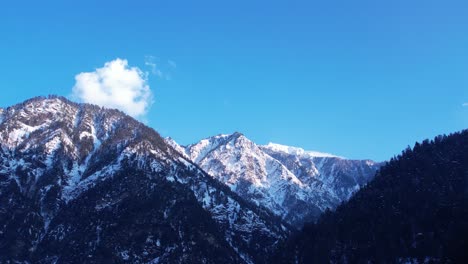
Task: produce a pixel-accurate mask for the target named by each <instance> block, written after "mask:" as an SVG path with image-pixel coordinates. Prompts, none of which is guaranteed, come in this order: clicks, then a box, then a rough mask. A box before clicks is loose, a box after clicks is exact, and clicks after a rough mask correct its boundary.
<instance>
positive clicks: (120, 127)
mask: <svg viewBox="0 0 468 264" xmlns="http://www.w3.org/2000/svg"><path fill="white" fill-rule="evenodd" d="M3 117H4V120H2V122H0V145H1V148H0V200H1V201H2V203H1V205H0V216H1V217H0V226H1V227H0V256H1V257H0V260H1V261H20V262H24V261H27V262H29V261H33V262H39V263H41V262H45V263H47V262H55V261H58V263H66V262H70V261H72V260H73V261H82V262H83V261H85V262H89V261H97V262H99V261H102V260H103V258H104V259H105V258H108V259H112V260H114V261H117V262H134V263H141V262H149V261H154V262H155V263H157V262H158V261H160V262H167V263H180V262H186V261H190V260H191V261H194V260H202V261H203V262H205V263H217V262H218V263H219V261H221V260H222V259H228V260H229V262H234V263H236V262H238V263H254V262H255V263H262V262H263V261H264V258H265V256H266V255H267V254H268V252H270V251H272V250H273V249H274V248H275V246H276V244H277V242H278V241H279V240H282V239H284V238H286V236H287V234H288V233H289V227H288V225H287V224H286V223H284V224H283V222H282V221H281V220H279V219H277V218H276V217H275V216H274V215H272V214H271V213H270V212H269V211H267V210H265V209H263V208H261V207H256V206H254V205H253V204H250V203H247V202H245V201H244V200H243V199H242V198H240V197H239V196H238V195H237V194H235V193H233V192H232V191H231V190H229V188H227V187H226V186H224V185H223V184H221V183H219V182H218V181H217V180H215V179H213V178H212V177H210V176H208V175H207V174H206V173H205V172H204V171H203V170H201V169H200V168H199V167H198V166H197V165H196V164H194V163H192V162H191V161H190V160H188V159H186V158H184V156H183V155H181V154H179V152H178V151H176V150H174V149H173V148H172V147H171V146H169V145H168V144H166V142H165V141H164V140H163V139H162V138H161V137H160V136H159V134H158V133H157V132H156V131H154V130H153V129H151V128H149V127H147V126H145V125H143V124H141V123H139V122H138V121H136V120H134V119H133V118H131V117H129V116H128V115H125V114H124V113H122V112H120V111H118V110H112V109H105V108H102V107H98V106H94V105H88V104H77V103H74V102H71V101H69V100H68V99H66V98H63V97H56V96H51V97H36V98H33V99H30V100H27V101H25V102H23V103H20V104H17V105H14V106H11V107H8V108H6V109H5V111H4V113H3ZM136 198H137V199H136ZM158 201H161V202H158ZM135 210H136V211H135ZM132 212H133V213H132ZM74 215H78V216H80V217H78V218H77V217H73V216H74ZM132 215H133V216H132ZM170 215H172V216H171V217H170V218H169V216H170ZM129 217H130V218H129ZM14 219H16V220H15V221H13V220H14ZM129 219H132V220H131V221H129ZM168 219H170V221H169V220H168ZM138 223H140V224H138ZM115 226H118V227H119V229H116V228H115ZM246 227H248V229H246ZM90 228H91V229H90ZM184 230H185V231H184ZM123 232H126V233H127V235H128V236H129V237H128V238H125V239H124V237H125V236H124V235H123V234H124V233H123ZM131 241H134V242H131ZM85 242H86V243H85ZM130 242H131V243H130ZM129 243H130V244H129ZM72 245H77V246H72ZM73 261H72V262H73Z"/></svg>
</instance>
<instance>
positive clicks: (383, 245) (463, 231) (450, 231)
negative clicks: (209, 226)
mask: <svg viewBox="0 0 468 264" xmlns="http://www.w3.org/2000/svg"><path fill="white" fill-rule="evenodd" d="M467 238H468V130H464V131H462V132H460V133H455V134H452V135H449V136H439V137H436V138H435V139H434V140H433V141H428V140H426V141H424V142H423V143H421V144H420V143H416V145H415V146H414V148H413V149H409V148H408V149H407V150H405V151H404V152H403V154H402V155H400V156H398V157H397V158H394V159H392V160H391V161H390V162H389V163H388V164H387V165H385V166H383V167H382V168H381V170H380V172H379V174H378V175H376V177H375V179H374V180H373V181H371V182H370V183H369V184H368V185H366V186H365V187H364V188H362V189H361V190H360V191H359V192H358V193H356V194H355V195H354V196H353V197H352V198H351V199H350V200H349V202H348V203H347V204H344V205H342V206H340V207H338V208H337V210H336V212H333V213H327V214H325V215H324V216H323V217H322V218H321V219H320V220H319V222H318V223H317V224H315V225H314V224H311V225H308V226H306V227H305V228H304V230H303V231H302V232H301V233H300V234H299V235H297V236H296V237H295V238H293V239H291V241H290V242H289V244H288V246H286V247H285V248H284V249H283V250H281V251H280V252H279V255H280V256H281V255H282V256H283V258H278V257H276V258H274V260H276V261H278V262H279V263H291V262H296V263H324V262H332V263H403V262H404V263H466V262H467V261H468V251H467V250H466V249H467V248H468V240H467Z"/></svg>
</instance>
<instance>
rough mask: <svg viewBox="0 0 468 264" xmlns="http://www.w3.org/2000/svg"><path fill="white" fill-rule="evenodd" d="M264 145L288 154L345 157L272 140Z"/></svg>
mask: <svg viewBox="0 0 468 264" xmlns="http://www.w3.org/2000/svg"><path fill="white" fill-rule="evenodd" d="M262 147H264V148H266V149H270V150H272V151H278V152H284V153H286V154H290V155H296V156H309V157H317V158H343V157H339V156H336V155H333V154H329V153H323V152H318V151H308V150H304V149H303V148H299V147H291V146H286V145H281V144H277V143H272V142H270V143H268V144H267V145H264V146H262ZM343 159H344V158H343Z"/></svg>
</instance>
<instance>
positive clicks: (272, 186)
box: [166, 133, 381, 228]
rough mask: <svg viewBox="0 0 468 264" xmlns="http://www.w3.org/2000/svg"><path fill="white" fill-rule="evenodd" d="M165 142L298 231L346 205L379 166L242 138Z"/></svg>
mask: <svg viewBox="0 0 468 264" xmlns="http://www.w3.org/2000/svg"><path fill="white" fill-rule="evenodd" d="M166 142H167V143H168V144H170V145H172V146H173V147H174V148H175V149H176V150H178V151H179V152H181V153H182V155H184V156H186V157H188V158H190V159H191V160H192V161H193V162H194V163H196V164H198V165H199V166H200V167H201V168H203V169H204V170H205V171H206V172H207V173H208V174H209V175H211V176H213V177H214V178H215V179H217V180H219V181H220V182H222V183H225V184H226V185H227V186H229V188H230V189H231V190H232V191H234V192H236V193H237V194H239V195H240V196H241V197H243V198H245V199H247V200H249V201H252V202H253V203H255V204H257V205H259V206H263V207H265V208H268V209H269V210H271V211H272V212H274V213H275V214H276V215H277V216H279V217H281V218H282V219H284V220H285V221H287V222H288V223H290V224H291V225H293V226H296V227H297V228H300V227H301V226H302V225H303V223H305V222H308V221H314V220H316V219H317V217H318V216H319V215H320V214H321V213H323V212H324V211H325V210H326V209H327V208H329V209H334V208H336V206H338V205H339V204H340V203H342V202H344V201H347V200H348V199H349V198H350V197H351V195H352V194H353V193H354V192H356V191H357V190H359V188H360V187H361V186H363V185H364V184H365V183H367V182H368V181H369V180H371V179H372V178H373V176H374V174H375V172H376V171H377V169H378V168H379V167H380V165H381V164H380V163H376V162H373V161H370V160H348V159H344V158H341V157H337V156H334V155H330V154H324V153H318V152H310V151H304V150H303V149H300V148H293V147H287V146H282V145H278V144H269V145H266V146H259V145H257V144H255V143H254V142H252V141H251V140H249V139H248V138H246V137H245V136H244V135H242V134H241V133H234V134H232V135H218V136H214V137H210V138H207V139H204V140H201V141H200V142H198V143H196V144H193V145H189V146H187V147H182V146H179V145H178V144H177V143H176V142H175V141H173V140H172V139H166Z"/></svg>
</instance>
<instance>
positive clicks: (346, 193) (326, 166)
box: [261, 143, 381, 202]
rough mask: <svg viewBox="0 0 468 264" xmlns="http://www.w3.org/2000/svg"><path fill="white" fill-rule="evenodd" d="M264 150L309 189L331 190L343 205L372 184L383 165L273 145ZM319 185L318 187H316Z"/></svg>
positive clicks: (264, 147)
mask: <svg viewBox="0 0 468 264" xmlns="http://www.w3.org/2000/svg"><path fill="white" fill-rule="evenodd" d="M261 149H262V150H263V151H264V152H265V153H267V154H268V155H270V156H271V157H273V158H275V159H277V160H278V161H280V162H281V163H282V164H283V165H285V166H286V167H287V168H288V170H289V171H291V172H292V173H293V174H294V175H296V176H297V177H298V179H300V180H301V181H302V182H304V183H305V184H307V185H311V186H314V188H315V189H317V188H319V186H320V187H321V188H323V189H326V190H328V191H329V192H330V193H331V195H332V196H333V197H337V198H338V200H339V201H340V202H342V201H347V200H348V199H349V198H350V197H351V195H352V194H353V193H354V192H356V191H357V190H359V188H360V186H363V185H364V184H366V183H367V182H368V181H369V180H371V179H372V178H373V177H374V175H375V173H376V170H377V169H378V168H379V167H380V165H381V163H376V162H373V161H371V160H350V159H345V158H342V157H338V156H334V155H331V154H327V153H320V152H313V151H305V150H303V149H301V148H295V147H288V146H282V145H279V144H273V143H270V144H268V145H266V146H262V147H261ZM317 185H319V186H317Z"/></svg>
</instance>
